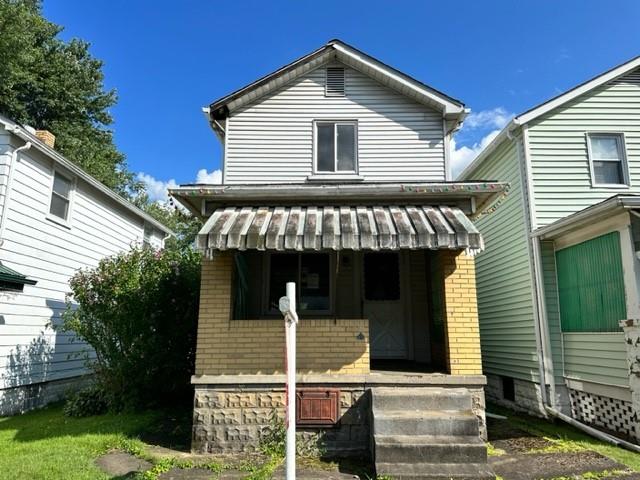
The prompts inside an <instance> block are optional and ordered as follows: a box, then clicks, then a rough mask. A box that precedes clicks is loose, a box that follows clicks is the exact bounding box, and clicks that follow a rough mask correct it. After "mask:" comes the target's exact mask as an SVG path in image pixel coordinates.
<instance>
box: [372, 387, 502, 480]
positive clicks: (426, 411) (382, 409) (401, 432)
mask: <svg viewBox="0 0 640 480" xmlns="http://www.w3.org/2000/svg"><path fill="white" fill-rule="evenodd" d="M371 393H372V395H371V397H372V422H371V425H372V436H373V438H372V442H373V445H372V446H373V454H374V458H375V464H376V472H377V474H378V475H389V476H391V477H393V478H394V479H398V480H399V479H404V478H406V479H409V478H410V479H415V480H418V479H441V478H455V479H466V478H469V479H471V478H476V479H485V478H494V475H493V473H492V471H491V469H490V468H489V466H488V465H487V448H486V445H485V444H484V442H483V441H482V439H481V438H480V432H479V428H478V419H477V418H476V416H475V414H474V413H473V412H472V410H471V406H472V398H471V394H470V393H469V392H468V391H466V390H465V389H436V388H434V389H431V388H416V389H409V388H397V389H395V388H375V389H372V392H371Z"/></svg>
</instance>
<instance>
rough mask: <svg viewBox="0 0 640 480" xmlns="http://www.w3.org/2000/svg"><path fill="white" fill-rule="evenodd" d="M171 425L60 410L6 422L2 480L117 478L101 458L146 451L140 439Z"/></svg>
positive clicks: (161, 419) (2, 424)
mask: <svg viewBox="0 0 640 480" xmlns="http://www.w3.org/2000/svg"><path fill="white" fill-rule="evenodd" d="M166 420H167V414H166V413H160V412H147V413H142V414H121V415H115V414H107V415H100V416H96V417H88V418H67V417H65V416H63V415H62V407H60V406H56V407H51V408H47V409H44V410H38V411H35V412H30V413H27V414H25V415H19V416H15V417H7V418H0V452H1V453H0V479H3V480H4V479H47V480H57V479H65V480H81V479H82V480H84V479H91V480H94V479H108V478H111V477H109V476H108V475H106V474H104V473H102V472H101V471H100V470H99V469H98V468H97V467H96V466H95V465H94V460H95V458H96V457H98V456H99V455H100V454H102V453H104V452H106V451H108V450H110V449H113V448H122V449H126V450H135V449H142V448H143V447H144V443H143V442H142V441H141V440H139V438H144V437H145V436H146V435H152V436H153V435H154V434H156V433H160V432H159V431H158V428H159V426H165V425H166ZM190 426H191V425H190V424H188V425H187V427H186V428H187V429H188V428H190ZM170 433H171V432H170ZM187 435H188V434H187ZM169 436H171V435H169ZM176 443H179V442H176Z"/></svg>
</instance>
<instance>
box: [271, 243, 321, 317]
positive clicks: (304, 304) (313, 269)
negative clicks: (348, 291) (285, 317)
mask: <svg viewBox="0 0 640 480" xmlns="http://www.w3.org/2000/svg"><path fill="white" fill-rule="evenodd" d="M330 261H331V258H330V256H329V254H328V253H300V254H297V253H273V254H271V255H270V258H269V287H268V288H269V292H268V298H269V303H268V308H267V310H268V312H267V313H274V312H277V311H278V300H279V299H280V297H282V296H284V294H285V291H286V284H287V282H296V286H297V289H298V292H297V293H298V305H297V310H298V311H299V312H301V313H330V310H331V301H330V292H331V275H330V273H331V268H330Z"/></svg>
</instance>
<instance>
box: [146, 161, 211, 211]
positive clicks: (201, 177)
mask: <svg viewBox="0 0 640 480" xmlns="http://www.w3.org/2000/svg"><path fill="white" fill-rule="evenodd" d="M138 180H139V181H141V182H142V183H143V184H144V186H145V189H146V191H147V194H148V195H149V200H151V201H152V202H160V203H164V202H166V201H167V200H169V193H168V191H167V190H168V189H170V188H175V187H177V186H178V183H177V182H176V181H175V179H173V178H172V179H170V180H167V181H163V180H158V179H157V178H155V177H153V176H151V175H149V174H148V173H144V172H140V173H138ZM195 183H209V184H220V183H222V171H221V170H212V171H211V172H207V169H206V168H201V169H200V170H198V173H197V174H196V180H195Z"/></svg>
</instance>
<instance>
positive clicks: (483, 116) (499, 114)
mask: <svg viewBox="0 0 640 480" xmlns="http://www.w3.org/2000/svg"><path fill="white" fill-rule="evenodd" d="M512 118H513V114H512V113H510V112H508V111H507V110H506V109H505V108H504V107H496V108H492V109H491V110H481V111H479V112H471V113H470V114H469V116H468V117H467V118H466V119H465V121H464V125H463V127H462V128H465V129H468V130H472V129H479V128H502V127H504V126H505V125H506V124H507V123H508V122H509V120H511V119H512Z"/></svg>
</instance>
